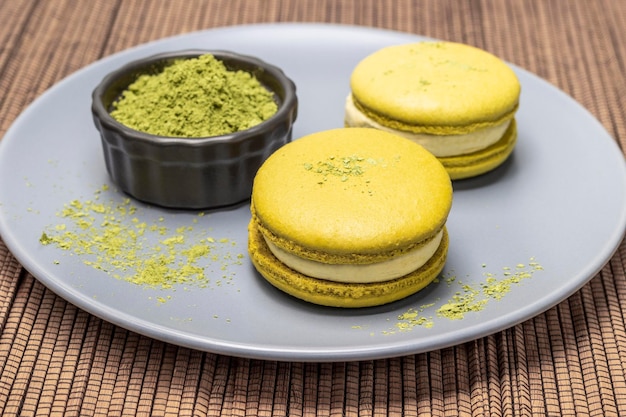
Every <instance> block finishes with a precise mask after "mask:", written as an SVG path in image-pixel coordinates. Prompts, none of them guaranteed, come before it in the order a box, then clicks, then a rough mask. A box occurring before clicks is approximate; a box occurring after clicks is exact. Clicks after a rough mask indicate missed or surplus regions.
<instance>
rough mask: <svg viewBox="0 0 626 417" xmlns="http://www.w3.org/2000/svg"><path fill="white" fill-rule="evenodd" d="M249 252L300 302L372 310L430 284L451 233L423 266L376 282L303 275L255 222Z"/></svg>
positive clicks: (263, 272)
mask: <svg viewBox="0 0 626 417" xmlns="http://www.w3.org/2000/svg"><path fill="white" fill-rule="evenodd" d="M248 233H249V236H248V252H249V253H250V257H251V260H252V263H253V265H254V267H255V268H256V269H257V271H258V272H259V273H260V274H261V275H262V276H263V278H265V279H266V280H267V281H268V282H269V283H270V284H272V285H273V286H274V287H276V288H278V289H279V290H281V291H283V292H285V293H287V294H290V295H292V296H294V297H296V298H299V299H301V300H304V301H307V302H310V303H314V304H319V305H324V306H330V307H343V308H359V307H373V306H378V305H383V304H387V303H391V302H393V301H397V300H401V299H403V298H406V297H408V296H409V295H412V294H415V293H416V292H418V291H419V290H421V289H423V288H425V287H426V286H427V285H428V284H430V283H431V282H432V281H433V280H434V279H435V278H436V277H437V276H438V275H439V273H440V272H441V271H442V270H443V267H444V265H445V262H446V258H447V254H448V244H449V239H448V233H447V230H446V229H445V227H444V235H443V238H442V240H441V243H440V245H439V247H438V249H437V251H436V252H435V254H434V255H433V256H432V257H431V259H430V260H429V261H428V262H426V264H424V265H423V266H422V267H420V268H419V269H417V270H416V271H414V272H412V273H410V274H407V275H405V276H403V277H400V278H396V279H393V280H390V281H384V282H377V283H364V284H354V283H340V282H332V281H326V280H322V279H317V278H312V277H309V276H306V275H303V274H301V273H299V272H297V271H295V270H293V269H291V268H289V267H288V266H286V265H285V264H283V263H282V262H280V261H279V260H278V259H277V258H276V257H275V256H274V255H273V254H272V252H271V251H270V249H269V248H268V246H267V244H266V243H265V240H264V238H263V236H262V234H261V232H260V231H259V230H258V228H257V226H256V224H255V222H254V221H252V222H250V224H249V226H248Z"/></svg>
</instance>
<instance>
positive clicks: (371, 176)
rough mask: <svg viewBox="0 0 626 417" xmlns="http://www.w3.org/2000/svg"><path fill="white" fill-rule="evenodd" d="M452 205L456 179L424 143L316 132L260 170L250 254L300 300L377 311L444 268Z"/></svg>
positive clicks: (362, 131)
mask: <svg viewBox="0 0 626 417" xmlns="http://www.w3.org/2000/svg"><path fill="white" fill-rule="evenodd" d="M451 205H452V186H451V182H450V177H449V175H448V173H447V171H446V170H445V168H444V167H443V165H442V164H441V162H440V161H439V160H438V159H437V158H435V157H434V156H433V155H432V154H431V153H430V152H428V151H426V150H425V149H424V148H423V147H422V146H420V145H417V144H415V143H414V142H412V141H410V140H407V139H404V138H402V137H400V136H397V135H394V134H391V133H387V132H383V131H380V130H377V129H369V128H349V129H348V128H340V129H333V130H328V131H323V132H318V133H314V134H311V135H308V136H305V137H302V138H300V139H298V140H295V141H293V142H291V143H289V144H287V145H285V146H283V147H282V148H280V149H278V150H277V151H276V152H274V154H272V155H271V156H270V157H269V158H268V159H267V160H266V161H265V162H264V163H263V165H262V166H261V168H260V169H259V171H258V172H257V175H256V177H255V180H254V185H253V189H252V199H251V211H252V219H251V222H250V225H249V252H250V255H251V259H252V262H253V264H254V266H255V267H256V269H257V270H258V271H259V272H260V274H261V275H262V276H263V277H264V278H265V279H267V280H268V281H269V282H270V283H272V284H273V285H274V286H276V287H277V288H279V289H281V290H283V291H285V292H287V293H289V294H292V295H294V296H296V297H298V298H301V299H303V300H306V301H310V302H313V303H317V304H323V305H330V306H337V307H365V306H374V305H380V304H384V303H388V302H391V301H395V300H398V299H401V298H404V297H406V296H408V295H410V294H413V293H415V292H416V291H419V290H420V289H422V288H424V287H425V286H426V285H428V284H429V283H430V282H431V281H432V280H433V279H434V278H435V277H436V276H437V275H438V274H439V272H441V270H442V268H443V266H444V263H445V260H446V256H447V249H448V235H447V230H446V227H445V223H446V220H447V217H448V214H449V211H450V209H451Z"/></svg>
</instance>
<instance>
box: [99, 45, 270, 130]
mask: <svg viewBox="0 0 626 417" xmlns="http://www.w3.org/2000/svg"><path fill="white" fill-rule="evenodd" d="M113 106H114V110H113V111H112V112H111V116H113V117H114V118H115V119H117V120H118V121H119V122H121V123H123V124H125V125H126V126H129V127H131V128H133V129H135V130H138V131H142V132H147V133H151V134H154V135H159V136H171V137H189V138H194V137H206V136H217V135H224V134H229V133H233V132H237V131H241V130H246V129H248V128H250V127H252V126H255V125H257V124H259V123H261V122H263V121H264V120H267V119H269V118H270V117H271V116H272V115H273V114H274V113H276V111H277V109H278V107H277V105H276V102H275V101H274V97H273V94H272V93H271V92H270V91H268V90H267V89H266V88H265V87H264V86H263V85H262V84H261V83H260V82H259V81H258V80H257V79H256V78H255V77H254V76H252V75H251V74H250V73H248V72H245V71H230V70H228V69H227V68H226V67H225V65H224V64H223V63H222V62H221V61H220V60H218V59H216V58H215V57H214V56H213V55H210V54H206V55H201V56H200V57H198V58H192V59H180V60H176V61H174V63H173V64H171V65H169V66H167V67H165V69H164V70H163V71H162V72H160V73H157V74H145V75H142V76H140V77H138V78H137V80H136V81H135V82H134V83H132V84H131V85H129V86H128V88H127V90H125V91H124V92H123V93H122V96H121V98H120V99H119V100H118V101H116V102H115V103H113Z"/></svg>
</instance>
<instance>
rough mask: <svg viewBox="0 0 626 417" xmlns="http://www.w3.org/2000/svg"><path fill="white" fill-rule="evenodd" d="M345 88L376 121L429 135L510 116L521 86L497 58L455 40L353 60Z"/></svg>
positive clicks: (401, 47)
mask: <svg viewBox="0 0 626 417" xmlns="http://www.w3.org/2000/svg"><path fill="white" fill-rule="evenodd" d="M350 87H351V90H352V95H353V98H354V100H355V104H356V106H357V108H359V110H361V111H363V112H364V113H365V114H366V115H367V116H369V117H371V118H373V119H374V120H376V121H378V122H379V123H381V124H383V125H385V126H389V127H393V128H396V129H400V130H409V131H418V132H419V131H425V132H427V133H433V134H437V133H438V131H437V129H439V130H441V132H440V134H457V133H464V132H466V131H471V130H475V129H479V128H482V127H487V126H490V125H494V124H499V123H502V122H504V121H506V120H508V119H510V118H512V117H513V115H514V113H515V111H516V110H517V106H518V102H519V96H520V91H521V87H520V83H519V80H518V78H517V76H516V75H515V73H514V71H513V70H512V69H511V68H510V67H509V66H508V65H507V64H506V63H505V62H504V61H502V60H501V59H500V58H498V57H496V56H494V55H492V54H490V53H489V52H486V51H484V50H481V49H478V48H475V47H473V46H470V45H465V44H460V43H454V42H418V43H410V44H403V45H395V46H389V47H386V48H383V49H380V50H378V51H377V52H374V53H373V54H371V55H369V56H367V57H366V58H364V59H363V60H362V61H361V62H359V63H358V64H357V65H356V67H355V68H354V70H353V72H352V75H351V78H350ZM455 126H456V127H457V129H456V130H454V127H455ZM428 128H430V131H429V129H428ZM450 129H452V131H450Z"/></svg>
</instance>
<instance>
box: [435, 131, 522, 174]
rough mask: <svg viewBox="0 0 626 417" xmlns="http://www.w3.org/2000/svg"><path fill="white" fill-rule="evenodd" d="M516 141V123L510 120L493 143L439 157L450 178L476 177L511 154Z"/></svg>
mask: <svg viewBox="0 0 626 417" xmlns="http://www.w3.org/2000/svg"><path fill="white" fill-rule="evenodd" d="M516 142H517V123H516V121H515V119H513V120H511V123H510V125H509V127H508V129H507V130H506V131H505V132H504V135H502V138H501V139H500V140H499V141H497V142H496V143H494V144H493V145H491V146H489V147H487V148H485V149H481V150H479V151H476V152H472V153H470V154H465V155H457V156H449V157H440V158H438V159H439V161H440V162H441V163H442V164H443V166H444V168H445V169H446V171H448V174H449V175H450V179H452V180H460V179H464V178H470V177H476V176H478V175H481V174H485V173H487V172H489V171H492V170H494V169H496V168H497V167H498V166H500V165H502V163H504V161H506V159H507V158H508V157H509V156H510V155H511V153H512V152H513V149H514V148H515V143H516Z"/></svg>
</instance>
